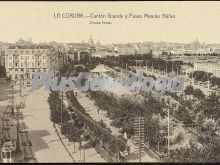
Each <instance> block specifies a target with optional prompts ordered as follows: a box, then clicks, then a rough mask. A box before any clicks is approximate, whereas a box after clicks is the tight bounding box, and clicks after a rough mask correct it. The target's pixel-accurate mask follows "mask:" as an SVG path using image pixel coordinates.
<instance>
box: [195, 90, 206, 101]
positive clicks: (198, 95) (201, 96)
mask: <svg viewBox="0 0 220 165" xmlns="http://www.w3.org/2000/svg"><path fill="white" fill-rule="evenodd" d="M193 95H194V96H195V97H196V98H198V99H200V100H201V99H204V98H205V94H204V93H203V92H202V90H201V89H194V91H193Z"/></svg>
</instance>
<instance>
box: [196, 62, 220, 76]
mask: <svg viewBox="0 0 220 165" xmlns="http://www.w3.org/2000/svg"><path fill="white" fill-rule="evenodd" d="M194 70H195V71H204V72H210V73H212V74H213V75H215V76H218V77H219V76H220V63H210V62H206V63H198V62H196V63H194Z"/></svg>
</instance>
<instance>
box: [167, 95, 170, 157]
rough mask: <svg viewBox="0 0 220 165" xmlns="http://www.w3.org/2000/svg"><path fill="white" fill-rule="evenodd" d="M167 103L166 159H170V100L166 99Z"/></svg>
mask: <svg viewBox="0 0 220 165" xmlns="http://www.w3.org/2000/svg"><path fill="white" fill-rule="evenodd" d="M167 102H168V109H167V111H168V113H167V115H168V117H167V125H168V126H167V129H168V132H167V150H168V157H169V158H170V99H169V98H168V99H167Z"/></svg>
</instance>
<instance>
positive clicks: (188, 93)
mask: <svg viewBox="0 0 220 165" xmlns="http://www.w3.org/2000/svg"><path fill="white" fill-rule="evenodd" d="M193 90H194V89H193V86H192V85H189V86H187V87H186V89H185V90H184V92H185V94H186V95H189V96H190V95H193Z"/></svg>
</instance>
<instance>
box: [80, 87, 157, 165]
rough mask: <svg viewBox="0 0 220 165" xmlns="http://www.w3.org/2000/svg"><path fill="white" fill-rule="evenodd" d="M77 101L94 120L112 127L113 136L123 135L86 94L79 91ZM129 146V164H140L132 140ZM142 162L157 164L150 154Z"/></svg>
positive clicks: (129, 140) (144, 156)
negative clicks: (101, 121)
mask: <svg viewBox="0 0 220 165" xmlns="http://www.w3.org/2000/svg"><path fill="white" fill-rule="evenodd" d="M77 93H78V95H77V99H78V101H79V103H80V104H81V105H82V106H83V107H84V109H85V110H86V112H87V113H88V114H89V115H90V116H91V117H92V119H94V120H96V121H100V120H103V122H104V123H105V124H107V125H108V127H110V129H111V131H112V134H113V135H121V133H120V132H119V131H120V128H116V127H114V126H111V125H110V123H111V120H110V119H109V117H107V112H106V111H104V110H100V111H99V114H98V107H97V106H96V105H95V104H94V101H92V100H90V99H89V97H87V94H86V93H83V92H79V91H77ZM128 146H130V152H131V156H130V159H129V160H128V162H138V161H139V159H138V154H137V152H136V150H135V146H134V145H133V141H132V140H131V139H128ZM142 162H157V160H156V159H154V158H152V157H150V156H149V155H148V154H146V153H145V154H144V155H142Z"/></svg>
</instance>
